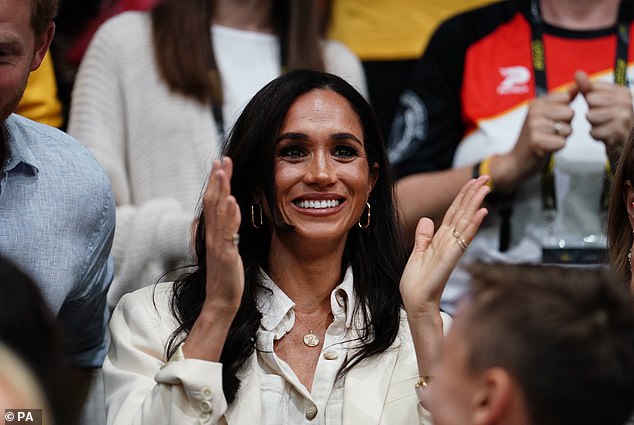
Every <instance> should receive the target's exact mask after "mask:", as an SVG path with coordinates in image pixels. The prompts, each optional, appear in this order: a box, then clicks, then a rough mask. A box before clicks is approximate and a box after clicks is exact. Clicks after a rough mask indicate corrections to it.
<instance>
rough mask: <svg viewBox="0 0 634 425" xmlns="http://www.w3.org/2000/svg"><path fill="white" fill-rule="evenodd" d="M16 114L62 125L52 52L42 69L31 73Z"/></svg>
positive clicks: (50, 123) (47, 56) (53, 124)
mask: <svg viewBox="0 0 634 425" xmlns="http://www.w3.org/2000/svg"><path fill="white" fill-rule="evenodd" d="M15 113H16V114H19V115H22V116H23V117H26V118H28V119H30V120H33V121H37V122H39V123H42V124H47V125H50V126H53V127H58V128H59V126H61V125H62V104H61V103H60V101H59V99H58V98H57V81H56V80H55V71H54V70H53V61H52V60H51V55H50V52H47V53H46V56H44V60H43V61H42V63H41V65H40V67H39V68H38V69H36V70H35V71H33V72H31V75H30V76H29V82H28V83H27V85H26V90H24V95H22V99H21V100H20V104H19V105H18V108H17V109H16V111H15Z"/></svg>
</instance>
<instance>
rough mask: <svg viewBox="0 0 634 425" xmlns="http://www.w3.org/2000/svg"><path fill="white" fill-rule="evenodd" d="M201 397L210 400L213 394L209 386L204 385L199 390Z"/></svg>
mask: <svg viewBox="0 0 634 425" xmlns="http://www.w3.org/2000/svg"><path fill="white" fill-rule="evenodd" d="M201 393H202V395H203V398H204V399H205V400H211V396H212V395H213V392H212V391H211V388H209V387H204V388H203V389H202V391H201Z"/></svg>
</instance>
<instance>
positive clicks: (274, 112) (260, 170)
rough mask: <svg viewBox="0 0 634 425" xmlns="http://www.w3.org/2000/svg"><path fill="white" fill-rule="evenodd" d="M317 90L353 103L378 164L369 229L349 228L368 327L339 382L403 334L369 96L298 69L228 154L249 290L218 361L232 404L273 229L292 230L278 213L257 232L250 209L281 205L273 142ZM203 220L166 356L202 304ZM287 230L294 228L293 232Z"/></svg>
mask: <svg viewBox="0 0 634 425" xmlns="http://www.w3.org/2000/svg"><path fill="white" fill-rule="evenodd" d="M313 90H332V91H334V92H336V93H338V94H339V95H341V96H342V97H344V98H345V99H347V101H348V102H349V104H350V106H351V107H352V108H353V110H354V111H355V112H356V114H357V115H358V117H359V121H360V122H361V125H362V126H363V136H364V140H365V149H366V152H367V159H368V164H369V165H372V164H375V163H376V164H378V178H377V181H376V184H375V186H374V189H373V190H372V192H371V194H370V197H369V200H368V201H369V203H370V204H371V206H372V222H371V225H370V227H369V228H367V229H362V228H360V227H359V226H354V227H353V228H352V229H350V231H349V234H348V238H347V241H346V246H345V249H344V254H343V262H342V267H343V268H344V270H341V271H340V272H341V276H342V277H343V274H344V271H345V268H346V267H348V265H349V266H351V267H352V271H353V273H354V291H355V296H356V297H357V298H358V304H357V308H356V310H355V311H354V316H355V318H357V319H359V320H361V322H362V323H364V326H363V328H362V329H360V330H359V334H360V337H359V339H358V341H357V342H358V349H357V350H355V352H354V354H353V355H352V356H351V357H350V358H348V359H347V361H346V363H345V364H344V365H343V367H342V369H341V370H340V371H339V375H338V376H339V378H342V377H343V376H344V375H345V374H346V373H347V372H348V371H349V370H350V369H351V368H352V367H354V366H355V365H356V364H358V363H359V362H361V361H363V360H364V359H367V358H369V357H372V356H375V355H378V354H380V353H382V352H384V351H385V350H386V349H387V348H388V347H389V346H390V345H391V344H392V343H393V342H394V340H395V338H396V335H397V333H398V331H399V324H400V308H401V304H402V303H401V297H400V292H399V280H400V277H401V273H402V271H403V268H404V266H405V261H406V253H405V250H404V248H403V247H402V246H401V244H400V243H399V241H401V240H402V239H401V237H400V233H399V230H398V223H397V214H396V210H395V201H394V180H393V177H392V172H391V169H390V166H389V163H388V160H387V156H386V153H385V148H384V145H383V140H382V138H381V135H380V131H379V127H378V124H377V121H376V117H375V115H374V113H373V111H372V109H371V108H370V106H369V105H368V103H367V102H366V101H365V99H364V98H363V97H362V96H361V95H360V94H359V93H358V92H357V91H356V90H355V89H354V88H352V86H350V85H349V84H348V83H347V82H345V81H344V80H343V79H341V78H339V77H337V76H334V75H331V74H327V73H323V72H317V71H307V70H298V71H292V72H289V73H286V74H284V75H282V76H281V77H279V78H277V79H275V80H273V81H272V82H270V83H269V84H267V85H266V86H265V87H264V88H262V90H260V91H259V92H258V93H257V94H256V95H255V96H254V97H253V99H252V100H251V101H250V102H249V104H248V105H247V106H246V108H245V109H244V111H243V112H242V114H241V115H240V117H239V118H238V120H237V122H236V124H235V126H234V128H233V131H232V133H231V135H230V137H229V140H228V142H227V145H226V146H225V152H224V154H225V155H227V156H229V157H230V158H231V159H232V160H233V163H234V171H233V177H232V179H231V192H232V194H233V195H234V196H235V197H236V199H237V201H238V205H239V206H240V212H241V214H242V223H241V224H240V246H239V251H240V255H241V256H242V261H243V264H244V269H245V289H244V294H243V297H242V302H241V305H240V308H239V309H238V312H237V314H236V317H235V319H234V320H233V323H232V324H231V328H230V330H229V334H228V336H227V340H226V342H225V345H224V348H223V351H222V355H221V357H220V361H221V362H222V364H223V389H224V393H225V396H226V398H227V401H228V402H229V403H231V402H232V401H233V400H234V398H235V395H236V392H237V391H238V388H239V386H240V382H239V379H238V378H237V376H236V373H237V372H238V370H239V369H240V367H241V366H242V365H243V364H244V362H245V361H246V360H247V358H248V357H249V356H250V355H251V354H252V353H253V352H254V350H255V343H254V341H255V334H256V331H257V330H258V328H259V326H260V320H261V318H262V315H261V313H260V311H258V308H257V306H256V293H257V288H258V286H260V273H259V270H260V268H262V269H264V270H267V265H268V256H269V246H270V242H271V234H272V230H273V229H275V230H276V231H279V232H285V231H292V228H291V227H290V226H289V224H288V223H285V222H284V221H283V219H282V217H281V215H280V212H279V211H278V210H277V209H276V208H272V211H271V212H270V214H271V220H270V222H268V221H265V223H264V224H263V225H262V227H261V228H259V229H256V228H254V227H253V225H252V223H251V219H250V218H251V205H252V204H254V203H259V202H260V201H265V202H266V203H267V205H270V206H275V205H277V202H276V196H275V192H276V191H275V184H274V172H275V170H274V152H275V145H276V140H277V138H278V135H279V132H280V129H281V127H282V124H283V122H284V119H285V117H286V114H287V111H288V110H289V108H290V106H291V105H292V104H293V102H295V100H296V99H297V98H298V97H299V96H301V95H302V94H305V93H307V92H310V91H313ZM204 226H205V221H204V214H203V213H202V212H201V213H200V222H199V225H198V228H197V231H196V241H195V244H196V254H197V258H198V261H197V262H198V264H197V267H196V269H195V270H194V271H193V272H191V273H189V274H186V275H184V276H182V277H181V278H180V279H178V280H177V281H176V282H175V283H174V294H173V297H172V305H171V307H172V313H173V314H174V316H175V317H176V318H177V320H178V322H179V324H180V326H179V327H178V329H176V331H175V332H174V333H173V334H172V336H171V338H170V340H169V342H168V345H167V347H166V351H167V355H168V357H169V356H171V355H172V354H173V353H174V351H175V350H176V347H177V346H178V344H179V343H180V342H181V341H182V340H184V338H185V337H186V335H187V333H188V332H189V331H190V330H191V328H192V326H193V324H194V322H195V321H196V319H197V318H198V315H199V314H200V311H201V307H202V304H203V301H204V299H205V269H206V267H205V258H206V256H205V230H204ZM289 228H290V229H291V230H289Z"/></svg>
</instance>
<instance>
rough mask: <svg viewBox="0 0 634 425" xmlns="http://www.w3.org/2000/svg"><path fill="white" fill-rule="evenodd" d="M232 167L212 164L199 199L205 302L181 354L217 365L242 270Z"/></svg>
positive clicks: (238, 294) (228, 162) (235, 304)
mask: <svg viewBox="0 0 634 425" xmlns="http://www.w3.org/2000/svg"><path fill="white" fill-rule="evenodd" d="M232 173H233V163H232V161H231V159H230V158H227V157H225V158H223V160H222V161H218V160H215V161H214V162H213V165H212V169H211V173H210V175H209V181H208V182H207V188H206V189H205V193H204V195H203V214H204V223H205V248H206V258H205V262H206V275H205V276H206V280H205V291H206V294H205V301H204V303H203V306H202V310H201V312H200V315H199V316H198V318H197V319H196V322H195V323H194V325H193V326H192V329H191V331H190V332H189V335H188V336H187V339H186V340H185V345H184V346H183V353H184V354H185V356H186V357H187V358H196V359H202V360H210V361H218V360H219V359H220V354H221V353H222V349H223V346H224V342H225V340H226V337H227V333H228V331H229V328H230V326H231V322H232V321H233V319H234V317H235V315H236V313H237V311H238V308H239V307H240V301H241V299H242V293H243V292H244V267H243V265H242V258H241V257H240V253H239V251H238V243H239V235H238V229H239V228H240V220H241V217H240V208H238V203H237V202H236V199H235V198H234V197H233V196H232V195H231V185H230V181H231V175H232Z"/></svg>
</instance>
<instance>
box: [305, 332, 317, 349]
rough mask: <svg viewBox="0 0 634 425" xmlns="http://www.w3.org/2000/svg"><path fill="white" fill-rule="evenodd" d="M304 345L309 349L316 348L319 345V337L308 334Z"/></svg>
mask: <svg viewBox="0 0 634 425" xmlns="http://www.w3.org/2000/svg"><path fill="white" fill-rule="evenodd" d="M304 344H306V345H308V346H309V347H316V346H318V345H319V337H318V336H317V335H315V334H314V333H312V332H308V333H307V334H306V335H304Z"/></svg>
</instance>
